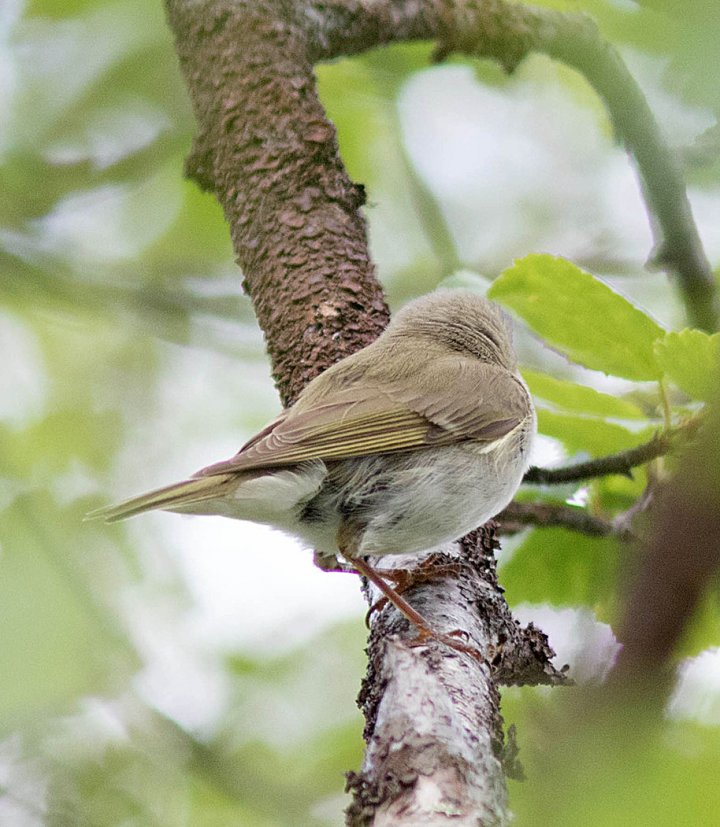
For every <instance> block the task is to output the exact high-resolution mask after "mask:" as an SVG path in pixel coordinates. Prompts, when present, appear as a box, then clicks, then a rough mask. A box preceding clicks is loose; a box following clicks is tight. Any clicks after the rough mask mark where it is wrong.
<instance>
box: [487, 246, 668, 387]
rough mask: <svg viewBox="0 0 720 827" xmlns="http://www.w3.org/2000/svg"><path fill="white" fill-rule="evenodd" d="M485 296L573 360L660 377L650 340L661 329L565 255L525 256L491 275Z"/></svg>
mask: <svg viewBox="0 0 720 827" xmlns="http://www.w3.org/2000/svg"><path fill="white" fill-rule="evenodd" d="M488 296H489V297H490V298H491V299H495V300H497V301H499V302H501V303H503V304H506V305H507V306H508V307H511V308H512V309H513V310H514V311H515V312H516V313H518V315H520V316H521V317H522V318H523V319H524V320H525V321H526V322H527V323H528V325H529V326H530V327H531V328H532V329H533V330H534V331H535V332H536V333H538V334H539V335H540V336H542V337H543V339H545V340H546V341H547V343H548V344H549V345H551V346H552V347H554V348H556V349H558V350H560V351H561V352H563V353H564V354H566V355H567V356H568V357H569V358H570V359H572V360H573V361H574V362H577V363H578V364H579V365H584V366H585V367H587V368H592V369H593V370H601V371H603V372H604V373H608V374H611V375H613V376H622V377H624V378H625V379H635V380H641V381H642V380H652V379H659V378H660V375H661V371H660V369H659V367H658V365H657V362H656V360H655V354H654V352H653V343H654V342H655V340H656V339H658V338H659V337H661V336H663V334H664V330H663V329H662V328H661V327H660V326H659V325H658V324H657V323H656V322H654V321H653V320H652V319H651V318H650V317H649V316H647V315H646V314H645V313H643V312H642V311H641V310H639V309H638V308H637V307H635V306H634V305H632V304H631V303H630V302H629V301H628V300H627V299H625V298H623V297H622V296H621V295H619V294H618V293H616V292H615V291H614V290H612V289H611V288H610V287H608V285H607V284H604V283H603V282H602V281H600V280H599V279H596V278H595V277H594V276H591V275H590V274H589V273H586V272H584V271H583V270H581V269H580V268H579V267H576V266H575V265H574V264H572V263H571V262H569V261H566V260H565V259H562V258H555V257H554V256H550V255H530V256H526V257H525V258H523V259H520V261H517V262H515V264H514V265H513V266H512V267H510V268H508V269H507V270H505V271H504V272H503V273H502V274H501V275H500V276H499V277H498V278H497V279H496V280H495V282H494V284H493V285H492V287H491V288H490V290H489V291H488Z"/></svg>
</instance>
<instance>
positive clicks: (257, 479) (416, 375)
mask: <svg viewBox="0 0 720 827" xmlns="http://www.w3.org/2000/svg"><path fill="white" fill-rule="evenodd" d="M534 429H535V414H534V410H533V406H532V402H531V399H530V396H529V393H528V391H527V388H526V387H525V385H524V383H523V381H522V379H520V377H519V375H518V373H517V366H516V360H515V355H514V352H513V348H512V340H511V331H510V326H509V321H508V319H507V317H506V316H505V314H504V313H503V312H502V311H501V310H500V309H499V308H498V307H497V306H496V305H494V304H493V303H492V302H490V301H488V300H487V299H484V298H482V297H480V296H478V295H476V294H475V293H472V292H469V291H464V290H452V291H439V292H436V293H432V294H429V295H427V296H424V297H422V298H420V299H417V300H415V301H413V302H410V303H409V304H408V305H406V306H405V307H404V308H403V309H402V310H401V311H400V312H399V313H398V314H397V315H396V316H395V318H394V319H393V321H392V322H391V324H390V325H389V326H388V328H387V330H386V331H385V332H384V333H383V334H382V335H381V336H380V337H379V338H378V339H377V340H376V341H375V342H373V343H372V344H371V345H369V346H368V347H366V348H364V349H363V350H360V351H358V352H357V353H355V354H353V355H352V356H349V357H347V358H346V359H343V360H342V361H340V362H338V363H337V364H336V365H334V366H332V367H331V368H329V369H328V370H327V371H325V372H324V373H322V374H321V375H320V376H318V377H317V378H316V379H314V380H313V381H312V382H311V383H310V384H309V385H308V386H307V387H306V388H305V390H304V391H303V392H302V394H301V395H300V396H299V398H298V400H297V401H296V402H295V404H293V405H292V406H290V407H289V408H287V409H286V410H285V411H283V412H282V413H281V414H280V416H278V417H277V418H276V419H275V420H273V421H272V422H271V423H270V424H269V425H267V427H266V428H264V429H263V430H262V431H261V432H260V433H259V434H257V435H256V436H255V437H253V438H252V439H251V440H250V441H249V442H247V443H246V444H245V445H244V446H243V447H242V448H241V449H240V451H239V452H238V453H237V454H236V455H235V456H234V457H232V458H231V459H229V460H226V461H224V462H219V463H216V464H214V465H211V466H209V467H207V468H204V469H202V470H201V471H199V472H198V473H197V474H195V475H194V476H193V477H192V478H190V479H188V480H185V481H183V482H179V483H175V484H174V485H169V486H167V487H165V488H161V489H158V490H156V491H151V492H150V493H148V494H143V495H141V496H139V497H135V498H133V499H131V500H127V501H126V502H123V503H120V504H119V505H115V506H110V507H108V508H103V509H99V510H98V511H96V512H93V513H92V514H91V515H89V516H90V517H99V518H104V519H105V520H107V521H114V520H120V519H124V518H125V517H130V516H133V515H135V514H139V513H141V512H143V511H148V510H150V509H162V510H166V511H177V512H183V513H190V514H221V515H224V516H228V517H235V518H238V519H243V520H251V521H255V522H260V523H267V524H270V525H274V526H275V527H277V528H280V529H282V530H284V531H286V532H288V533H290V534H293V535H295V536H296V537H298V538H300V539H301V540H303V541H304V542H305V543H307V544H308V545H311V546H312V547H314V548H316V549H318V550H319V551H320V552H321V554H324V555H328V556H331V555H333V554H335V552H336V551H338V550H340V551H341V552H343V553H344V554H345V555H346V556H347V557H350V558H353V557H355V556H358V555H365V554H371V555H380V554H393V553H406V552H420V551H423V550H425V549H428V548H431V547H433V546H435V545H438V544H439V543H442V542H445V541H447V540H454V539H457V538H458V537H460V536H462V535H463V534H465V533H466V532H467V531H469V530H471V529H472V528H474V527H475V526H477V525H479V524H481V523H483V522H485V521H486V520H488V519H489V518H490V517H492V516H494V515H495V514H496V513H498V511H500V510H502V508H504V506H505V505H507V503H508V502H509V501H510V500H511V499H512V497H513V495H514V493H515V491H516V490H517V488H518V486H519V484H520V482H521V480H522V476H523V474H524V472H525V470H526V469H527V466H528V457H529V449H530V443H531V440H532V436H533V433H534ZM339 546H343V547H342V548H339Z"/></svg>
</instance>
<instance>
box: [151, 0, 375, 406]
mask: <svg viewBox="0 0 720 827" xmlns="http://www.w3.org/2000/svg"><path fill="white" fill-rule="evenodd" d="M167 10H168V17H169V21H170V25H171V27H172V29H173V31H174V33H175V38H176V44H177V50H178V54H179V57H180V63H181V66H182V70H183V73H184V75H185V79H186V82H187V86H188V89H189V90H190V96H191V99H192V103H193V108H194V111H195V116H196V118H197V122H198V134H197V137H196V139H195V143H194V146H193V150H192V153H191V155H190V157H189V158H188V162H187V169H188V172H189V174H190V175H191V176H192V177H193V178H195V179H196V180H197V181H198V183H199V184H200V185H201V186H202V187H203V188H205V189H207V190H210V191H212V192H213V193H214V194H215V195H216V196H217V198H218V200H219V201H220V203H221V204H222V206H223V209H224V211H225V217H226V218H227V221H228V224H229V225H230V233H231V235H232V240H233V245H234V248H235V252H236V254H237V258H238V262H239V264H240V266H241V267H242V269H243V274H244V286H245V289H246V291H247V292H248V293H249V295H250V297H251V298H252V301H253V305H254V307H255V311H256V314H257V317H258V321H259V323H260V326H261V327H262V329H263V331H264V333H265V337H266V340H267V348H268V352H269V354H270V358H271V360H272V364H273V369H274V375H275V380H276V383H277V385H278V389H279V391H280V395H281V397H282V398H283V401H284V402H285V403H288V402H290V401H292V399H294V398H295V397H296V396H297V394H298V393H299V392H300V390H301V389H302V388H303V386H304V385H305V384H306V383H307V382H308V381H309V380H310V379H311V378H312V377H313V376H315V375H316V374H318V373H320V372H321V371H322V370H323V369H325V368H327V367H328V366H329V365H331V364H332V363H333V362H336V361H337V360H338V359H340V358H342V357H343V356H346V355H348V354H349V353H351V352H353V351H355V350H357V349H358V348H360V347H363V346H364V345H366V344H369V343H370V342H371V341H372V340H373V339H375V338H376V337H377V335H378V334H379V333H380V331H381V330H382V329H383V327H384V326H385V324H386V323H387V320H388V311H387V308H386V306H385V303H384V300H383V296H382V290H381V288H380V285H379V284H378V282H377V280H376V278H375V273H374V268H373V266H372V263H371V262H370V257H369V253H368V247H367V234H366V227H365V220H364V218H363V216H362V215H361V213H360V211H359V210H360V207H361V206H362V204H363V203H364V198H365V197H364V191H363V188H362V187H361V186H358V185H356V184H353V183H352V181H350V179H349V177H348V175H347V173H346V171H345V169H344V167H343V165H342V162H341V160H340V158H339V155H338V148H337V140H336V135H335V128H334V126H333V125H332V124H331V123H330V122H329V121H328V120H327V118H326V117H325V113H324V111H323V109H322V106H321V105H320V102H319V100H318V98H317V93H316V88H315V79H314V76H313V72H312V64H311V63H310V61H309V59H308V49H307V42H306V37H305V34H304V32H303V30H302V29H301V27H300V26H299V25H298V24H297V22H296V21H295V20H294V16H293V14H292V13H290V7H289V6H288V5H287V4H285V3H282V2H273V0H237V1H236V2H232V3H230V2H227V0H206V2H200V3H198V2H188V1H187V0H167Z"/></svg>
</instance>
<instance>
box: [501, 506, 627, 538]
mask: <svg viewBox="0 0 720 827" xmlns="http://www.w3.org/2000/svg"><path fill="white" fill-rule="evenodd" d="M495 519H496V520H497V522H498V523H499V533H500V534H516V533H517V532H519V531H522V530H523V529H525V528H527V527H528V526H541V527H545V528H547V527H550V526H562V527H564V528H570V529H572V530H573V531H578V532H580V533H581V534H587V535H589V536H590V537H612V536H615V537H619V538H620V539H623V540H628V539H631V537H632V533H631V532H630V530H629V529H628V528H627V527H626V526H624V525H620V524H616V523H615V522H610V521H608V520H602V519H600V518H599V517H594V516H593V515H592V514H588V512H587V511H586V510H585V509H584V508H581V507H580V506H572V505H565V504H563V503H519V502H513V503H510V505H509V506H508V507H507V508H506V509H504V510H503V511H501V512H500V513H499V514H498V515H497V517H495Z"/></svg>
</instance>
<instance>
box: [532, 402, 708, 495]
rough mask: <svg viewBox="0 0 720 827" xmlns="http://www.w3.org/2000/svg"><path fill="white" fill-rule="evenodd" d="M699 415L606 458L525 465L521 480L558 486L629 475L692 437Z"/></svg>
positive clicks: (534, 483) (695, 431)
mask: <svg viewBox="0 0 720 827" xmlns="http://www.w3.org/2000/svg"><path fill="white" fill-rule="evenodd" d="M700 422H701V419H700V417H693V418H692V419H689V420H688V421H687V422H685V423H684V424H683V425H680V426H678V427H677V428H673V429H671V430H668V431H664V432H661V433H657V434H655V436H653V438H652V439H651V440H649V441H648V442H644V443H643V444H642V445H638V446H636V447H635V448H630V449H628V450H627V451H620V452H619V453H617V454H610V455H609V456H606V457H599V458H598V459H591V460H588V461H587V462H578V463H577V464H576V465H568V466H566V467H564V468H538V467H537V466H533V467H532V468H529V469H528V471H527V473H526V474H525V477H524V479H523V482H526V483H530V484H533V485H559V484H561V483H566V482H580V481H582V480H589V479H593V478H594V477H605V476H608V475H609V474H622V475H623V476H626V477H632V469H633V468H636V467H637V466H639V465H644V464H645V463H646V462H650V461H651V460H653V459H657V457H662V456H665V455H666V454H668V453H670V451H671V450H673V448H675V447H676V446H677V444H678V443H679V442H682V441H684V440H687V439H689V438H691V437H692V436H694V435H695V434H696V433H697V431H698V428H699V427H700Z"/></svg>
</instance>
